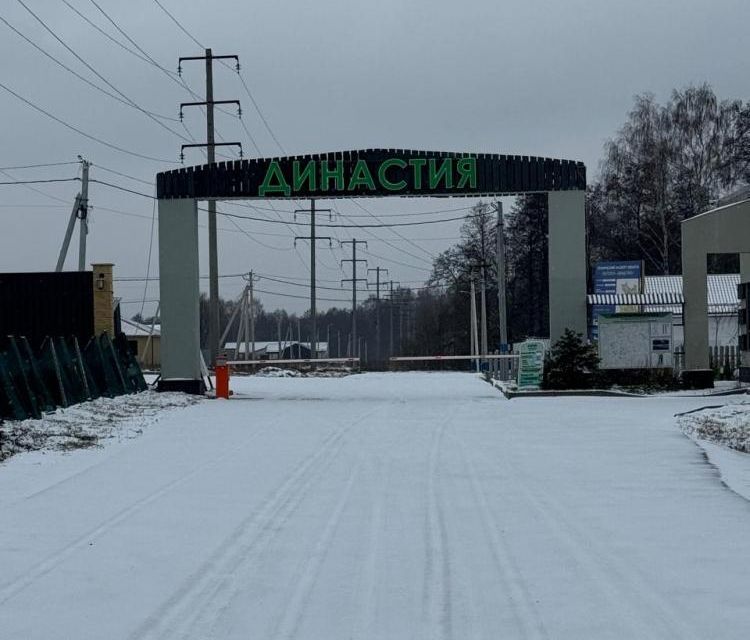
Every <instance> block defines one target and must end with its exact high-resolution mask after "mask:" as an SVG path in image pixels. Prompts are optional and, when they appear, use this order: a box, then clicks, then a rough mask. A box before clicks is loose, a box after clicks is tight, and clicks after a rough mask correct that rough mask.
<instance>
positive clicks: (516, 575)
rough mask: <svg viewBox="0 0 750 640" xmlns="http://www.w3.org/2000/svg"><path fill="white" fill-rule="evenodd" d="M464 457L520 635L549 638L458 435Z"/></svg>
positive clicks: (533, 638)
mask: <svg viewBox="0 0 750 640" xmlns="http://www.w3.org/2000/svg"><path fill="white" fill-rule="evenodd" d="M456 441H457V442H458V445H459V449H460V451H461V458H462V460H463V461H464V464H465V466H466V469H467V471H468V474H469V480H470V483H471V488H472V493H473V495H474V500H475V502H476V504H477V506H478V507H479V511H480V516H481V517H480V519H481V521H482V525H483V527H484V530H485V533H486V534H487V538H488V541H489V542H490V548H491V551H492V557H493V559H494V560H495V566H496V568H497V570H498V574H499V576H500V578H501V580H502V581H503V583H504V584H505V587H506V589H507V596H508V602H509V604H510V605H511V609H512V611H513V615H514V617H515V619H516V623H517V625H518V631H519V633H520V634H521V637H523V638H525V639H528V640H541V639H548V638H549V637H550V636H549V634H548V633H547V630H546V628H545V626H544V621H543V620H542V616H541V613H540V612H539V611H538V609H537V607H536V605H535V603H534V599H533V597H532V596H531V594H530V593H529V590H528V586H527V584H526V580H525V578H524V577H523V574H522V573H521V571H520V570H519V568H518V566H517V564H516V563H515V561H514V560H513V556H512V554H511V552H510V549H509V548H508V544H507V543H506V542H505V541H504V540H503V538H502V536H501V535H500V533H499V531H500V528H499V526H498V524H497V521H496V520H495V517H494V515H493V514H492V510H491V509H490V507H489V503H488V500H487V493H486V492H485V490H484V488H483V487H482V485H481V483H480V482H479V477H478V476H477V471H476V467H475V466H474V463H473V462H472V460H471V459H470V458H469V455H468V452H467V450H466V445H465V443H464V441H463V440H462V439H461V438H459V437H457V438H456Z"/></svg>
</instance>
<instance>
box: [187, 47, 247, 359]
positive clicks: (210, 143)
mask: <svg viewBox="0 0 750 640" xmlns="http://www.w3.org/2000/svg"><path fill="white" fill-rule="evenodd" d="M227 58H229V59H232V60H234V61H235V62H236V69H237V73H239V70H240V59H239V57H238V56H236V55H226V56H215V55H213V53H212V51H211V49H206V52H205V54H204V55H202V56H182V57H180V59H179V63H178V67H177V72H178V74H180V75H182V63H183V62H186V61H190V60H205V62H206V99H205V100H203V101H200V102H183V103H182V104H180V120H182V110H183V109H184V108H185V107H201V106H205V107H206V142H205V143H193V144H183V145H182V147H181V148H180V158H181V159H183V158H184V157H185V155H184V154H185V149H186V148H188V147H205V148H206V160H207V162H208V164H214V163H215V162H216V147H219V146H237V147H239V148H240V158H241V157H242V143H241V142H220V143H217V142H216V137H215V131H214V105H217V104H230V103H231V104H236V105H237V112H238V115H239V116H241V115H242V108H241V105H240V101H239V100H214V72H213V61H214V60H224V59H227ZM208 289H209V312H208V352H209V360H210V362H211V364H215V362H216V356H217V355H218V354H219V250H218V242H217V227H216V201H215V200H209V201H208Z"/></svg>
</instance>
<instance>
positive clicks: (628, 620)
mask: <svg viewBox="0 0 750 640" xmlns="http://www.w3.org/2000/svg"><path fill="white" fill-rule="evenodd" d="M480 455H482V457H484V458H485V459H486V454H485V453H484V452H480ZM488 462H490V461H489V460H488ZM503 463H504V464H503V466H504V467H505V468H509V469H513V472H511V473H509V474H507V476H508V477H509V478H511V482H512V483H513V484H514V485H515V490H516V491H518V493H519V494H521V495H523V496H524V498H525V499H526V500H527V503H528V504H529V505H531V506H532V507H533V508H534V510H535V511H536V512H537V513H538V514H539V516H540V517H541V519H542V520H544V521H546V523H547V525H548V530H549V531H550V533H551V534H552V536H554V537H555V538H557V539H558V541H560V543H561V545H562V546H563V547H564V548H565V549H566V550H567V553H568V554H569V555H570V557H571V558H572V559H573V560H575V561H576V562H577V563H578V566H579V567H581V568H582V569H583V570H584V571H585V572H586V573H587V574H588V575H589V577H590V578H591V581H592V583H593V584H596V585H597V591H598V592H600V593H603V594H604V595H605V597H606V598H607V600H608V601H609V602H610V603H611V605H612V610H613V611H614V612H616V614H617V615H618V616H619V617H620V618H621V623H622V625H623V627H624V628H629V629H631V633H630V634H629V635H630V636H631V637H639V638H648V637H654V631H655V630H654V624H653V621H654V620H657V621H658V622H659V623H660V626H661V634H660V635H659V636H658V637H664V638H671V637H678V638H680V639H681V640H701V638H699V637H698V636H696V635H695V632H694V631H693V630H692V629H691V628H690V627H689V626H687V625H686V624H685V622H684V621H683V615H682V614H680V612H679V611H677V610H675V609H674V607H673V606H672V605H671V604H670V603H668V602H666V601H665V600H664V598H663V597H662V596H661V595H660V594H659V593H658V592H657V591H656V590H655V589H653V588H652V587H651V586H650V585H649V584H648V581H647V579H645V578H644V577H643V576H639V575H638V573H637V571H636V570H634V569H632V568H629V567H628V566H627V565H625V564H624V563H623V562H621V561H619V560H618V559H617V558H616V556H615V555H614V554H612V553H611V552H608V551H606V550H605V549H604V547H603V546H602V545H601V544H600V543H599V542H598V541H597V540H596V539H595V538H594V537H593V536H591V535H589V534H587V533H586V532H585V531H584V530H583V529H581V528H580V527H579V526H577V525H576V524H574V523H573V522H572V521H571V519H570V518H569V517H567V515H566V514H565V512H564V510H563V509H561V508H560V507H558V506H557V505H555V504H554V501H553V500H551V499H549V498H548V497H546V496H545V494H544V492H542V490H541V488H539V487H538V488H537V491H535V492H532V491H530V490H529V488H528V487H527V486H526V485H524V484H523V483H520V482H518V480H516V478H517V477H518V473H517V472H516V471H517V468H516V467H515V465H514V464H513V463H512V461H510V460H509V459H508V458H507V456H505V455H504V453H503ZM623 606H624V608H625V609H626V610H627V611H623ZM644 611H650V612H651V614H652V615H651V616H649V619H648V620H647V619H644Z"/></svg>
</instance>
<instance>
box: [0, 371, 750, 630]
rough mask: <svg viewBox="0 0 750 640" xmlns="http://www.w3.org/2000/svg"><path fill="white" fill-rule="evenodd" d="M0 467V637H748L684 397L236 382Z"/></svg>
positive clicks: (736, 561)
mask: <svg viewBox="0 0 750 640" xmlns="http://www.w3.org/2000/svg"><path fill="white" fill-rule="evenodd" d="M233 386H234V387H235V388H236V389H238V390H240V391H243V392H244V393H245V394H246V395H245V397H244V398H237V399H233V400H232V401H230V402H222V401H216V402H203V403H201V404H200V405H197V406H193V407H189V408H186V409H180V410H176V411H175V412H173V413H170V414H168V415H167V416H165V417H164V418H162V419H161V421H160V422H159V423H158V424H156V425H154V426H152V427H150V428H149V429H147V430H146V431H145V433H144V434H143V435H142V436H141V437H139V438H137V439H134V440H130V441H128V442H125V443H111V444H107V445H106V446H105V448H104V449H103V450H97V451H79V452H74V453H72V454H69V455H62V454H59V453H52V454H47V455H46V456H43V455H41V454H29V455H22V456H17V457H16V458H13V459H11V460H10V461H9V462H8V463H6V464H4V465H2V466H0V638H2V639H3V640H15V639H18V640H21V639H23V640H36V639H40V640H68V639H69V640H84V639H89V638H90V639H96V640H104V639H106V640H115V639H127V640H142V639H151V638H188V639H196V640H198V639H200V640H207V639H209V638H222V639H223V638H227V639H235V638H237V639H239V638H242V639H266V638H268V639H288V638H305V639H316V640H339V639H341V640H343V639H349V638H353V639H360V638H373V639H374V638H380V639H383V640H400V639H402V638H403V639H417V638H424V639H429V640H441V639H447V638H456V639H474V638H487V639H496V638H509V639H512V638H526V639H535V640H536V639H543V638H550V639H570V640H584V639H589V638H590V639H592V640H593V639H595V640H604V639H607V638H619V639H631V638H633V639H635V638H638V639H647V638H648V639H650V638H679V639H681V640H685V639H691V638H692V639H701V640H705V639H708V638H711V639H712V640H716V639H724V638H746V637H747V634H748V628H750V503H748V502H747V501H745V500H744V499H742V498H740V497H739V496H737V495H736V494H734V493H733V492H731V491H730V490H728V489H727V488H726V487H724V486H723V485H722V484H721V482H720V480H719V478H718V474H717V472H716V470H715V469H714V468H713V467H711V466H710V465H708V464H707V463H706V461H705V459H704V457H703V455H702V454H701V451H700V450H699V448H698V447H696V446H695V445H694V444H693V443H692V442H691V441H689V440H688V439H687V438H685V437H684V436H682V435H681V434H680V433H679V431H678V430H677V429H676V428H675V426H674V419H673V417H672V416H673V414H674V413H676V412H678V411H685V410H688V409H691V408H694V407H698V406H701V405H703V404H707V403H706V400H705V399H688V398H651V399H616V398H551V399H535V400H514V401H511V402H508V401H505V400H504V399H502V397H501V396H500V395H499V394H498V393H497V392H496V391H495V390H493V389H492V388H491V387H490V386H489V385H487V384H485V383H484V382H482V381H480V380H478V379H477V378H475V377H473V376H471V375H469V374H368V375H361V376H352V377H350V378H345V379H258V378H253V379H235V380H233Z"/></svg>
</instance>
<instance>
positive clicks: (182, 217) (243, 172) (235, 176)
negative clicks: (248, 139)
mask: <svg viewBox="0 0 750 640" xmlns="http://www.w3.org/2000/svg"><path fill="white" fill-rule="evenodd" d="M156 185H157V197H158V200H159V280H160V290H161V296H160V297H161V301H160V302H161V358H162V377H161V379H160V382H159V389H160V390H180V391H187V392H190V393H202V392H203V391H204V383H203V380H202V377H201V358H200V341H199V336H200V334H199V311H198V309H199V308H198V297H199V293H200V289H199V275H198V206H197V203H198V201H199V200H237V199H243V200H257V199H273V200H280V199H281V200H283V199H294V200H300V199H307V198H314V199H323V200H326V199H333V198H374V197H381V198H382V197H393V196H398V197H435V196H437V197H473V198H476V197H483V196H485V197H490V196H513V195H521V194H526V193H540V192H541V193H547V194H548V198H549V229H548V233H549V302H550V305H549V306H550V337H551V338H552V339H553V340H556V339H557V338H558V337H559V336H560V335H562V334H563V332H564V331H565V329H572V330H574V331H576V332H579V333H585V332H586V242H585V238H586V219H585V190H586V167H585V166H584V165H583V163H581V162H576V161H572V160H553V159H551V158H540V157H530V156H510V155H499V154H484V153H449V152H440V151H414V150H404V149H366V150H358V151H342V152H337V153H326V154H318V155H306V156H288V157H273V158H257V159H246V160H238V161H235V162H220V163H214V164H210V165H200V166H194V167H187V168H184V169H178V170H173V171H165V172H163V173H159V174H158V175H157V177H156Z"/></svg>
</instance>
